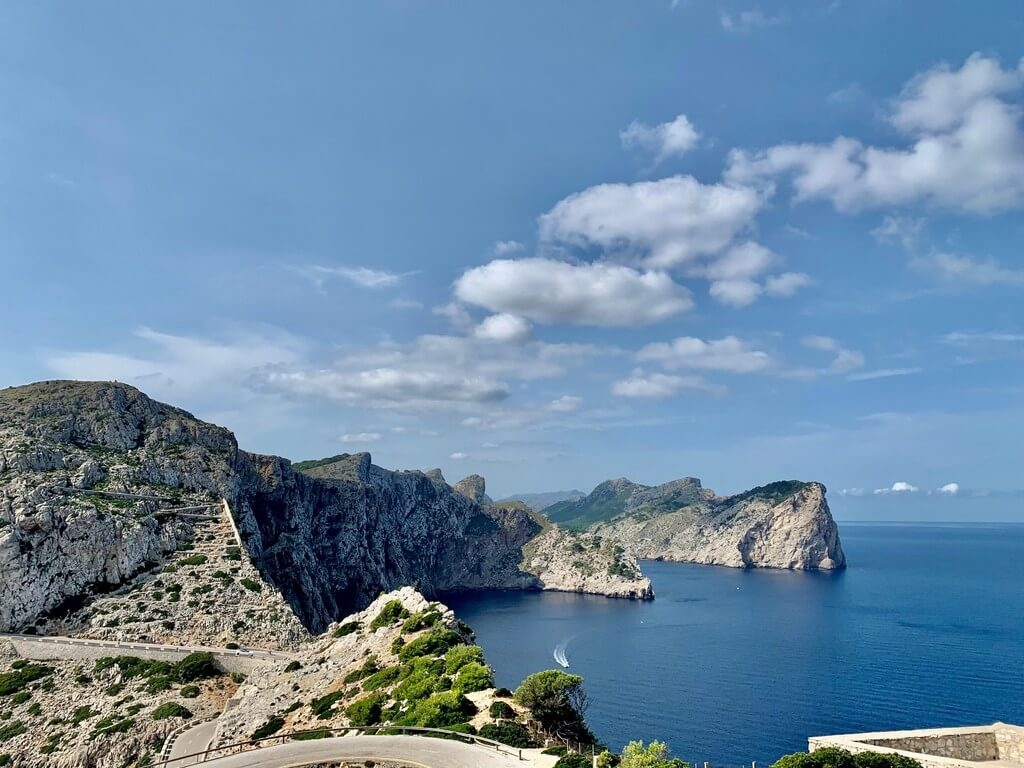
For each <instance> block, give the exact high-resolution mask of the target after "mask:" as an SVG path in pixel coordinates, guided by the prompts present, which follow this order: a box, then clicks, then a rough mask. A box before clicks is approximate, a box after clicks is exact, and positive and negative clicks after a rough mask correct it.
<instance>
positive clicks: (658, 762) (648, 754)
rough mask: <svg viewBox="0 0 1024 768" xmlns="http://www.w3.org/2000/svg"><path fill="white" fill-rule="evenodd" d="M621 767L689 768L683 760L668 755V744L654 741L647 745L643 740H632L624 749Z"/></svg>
mask: <svg viewBox="0 0 1024 768" xmlns="http://www.w3.org/2000/svg"><path fill="white" fill-rule="evenodd" d="M619 766H620V768H688V767H687V764H686V763H684V762H683V761H682V760H676V759H674V758H670V757H669V756H668V745H667V744H666V743H665V742H663V741H652V742H651V743H650V744H648V745H647V746H646V747H645V746H644V743H643V742H642V741H631V742H629V744H627V745H626V746H625V748H624V749H623V750H622V760H621V761H620V762H619Z"/></svg>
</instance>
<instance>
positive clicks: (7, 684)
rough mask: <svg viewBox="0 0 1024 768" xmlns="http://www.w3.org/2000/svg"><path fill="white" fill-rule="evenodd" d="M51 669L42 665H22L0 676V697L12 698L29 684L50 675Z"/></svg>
mask: <svg viewBox="0 0 1024 768" xmlns="http://www.w3.org/2000/svg"><path fill="white" fill-rule="evenodd" d="M52 674H53V667H47V666H46V665H44V664H22V665H20V666H18V667H15V669H14V671H13V672H4V673H3V674H0V696H12V695H14V694H16V693H18V691H20V690H21V689H22V688H24V687H25V686H26V685H28V684H29V683H34V682H35V681H36V680H41V679H42V678H44V677H46V676H48V675H52Z"/></svg>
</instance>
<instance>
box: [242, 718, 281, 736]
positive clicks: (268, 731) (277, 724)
mask: <svg viewBox="0 0 1024 768" xmlns="http://www.w3.org/2000/svg"><path fill="white" fill-rule="evenodd" d="M282 728H284V718H281V717H272V718H270V719H269V720H267V722H265V723H264V724H263V725H261V726H260V727H259V728H257V729H256V730H255V731H253V732H252V735H251V736H249V738H250V739H262V738H265V737H267V736H273V735H274V734H275V733H277V732H278V731H280V730H281V729H282Z"/></svg>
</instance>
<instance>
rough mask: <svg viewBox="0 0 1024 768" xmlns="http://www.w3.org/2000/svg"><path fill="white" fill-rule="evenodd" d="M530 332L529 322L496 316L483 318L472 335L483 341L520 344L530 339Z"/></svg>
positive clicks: (522, 319) (514, 317) (531, 330)
mask: <svg viewBox="0 0 1024 768" xmlns="http://www.w3.org/2000/svg"><path fill="white" fill-rule="evenodd" d="M532 332H533V326H532V325H531V324H530V321H529V320H526V319H525V318H522V317H518V316H516V315H506V314H497V315H490V316H489V317H486V318H484V320H483V322H481V323H480V325H478V326H477V327H476V329H475V330H474V331H473V335H474V336H476V337H477V338H478V339H484V340H485V341H498V342H503V343H512V344H521V343H522V342H524V341H526V340H527V339H529V338H530V334H531V333H532Z"/></svg>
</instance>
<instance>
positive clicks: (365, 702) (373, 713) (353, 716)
mask: <svg viewBox="0 0 1024 768" xmlns="http://www.w3.org/2000/svg"><path fill="white" fill-rule="evenodd" d="M345 714H346V715H347V716H348V719H349V722H350V723H351V724H352V725H377V724H378V723H379V722H380V716H381V706H380V697H379V696H376V695H370V696H363V698H361V699H356V700H355V701H353V702H352V703H351V704H349V705H348V707H346V709H345Z"/></svg>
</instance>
